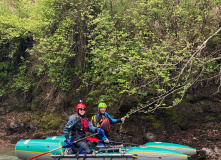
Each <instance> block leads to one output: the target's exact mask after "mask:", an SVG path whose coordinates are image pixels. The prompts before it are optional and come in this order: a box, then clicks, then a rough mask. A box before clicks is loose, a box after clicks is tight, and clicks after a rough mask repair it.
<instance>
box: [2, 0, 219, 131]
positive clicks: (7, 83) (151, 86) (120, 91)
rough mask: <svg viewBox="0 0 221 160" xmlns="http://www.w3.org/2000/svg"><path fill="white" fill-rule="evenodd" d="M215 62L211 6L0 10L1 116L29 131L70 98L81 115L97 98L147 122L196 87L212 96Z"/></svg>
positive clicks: (49, 2)
mask: <svg viewBox="0 0 221 160" xmlns="http://www.w3.org/2000/svg"><path fill="white" fill-rule="evenodd" d="M220 63H221V1H220V0H213V1H211V0H19V1H18V0H1V1H0V71H1V72H0V99H1V114H2V115H4V114H5V115H6V114H8V113H12V112H16V116H14V119H17V120H18V121H21V119H22V120H23V121H25V122H30V123H31V124H32V126H33V125H34V126H38V127H37V128H38V129H55V128H58V127H59V125H60V124H61V122H63V118H64V117H65V116H67V114H66V113H68V112H69V113H68V114H71V112H72V111H73V107H74V106H75V105H76V104H77V103H78V102H79V100H80V99H83V101H84V103H85V104H86V105H87V107H88V111H87V114H88V115H89V116H91V114H93V113H94V112H95V111H96V109H97V104H98V102H99V101H100V100H101V99H104V100H105V102H106V103H107V104H108V107H109V108H108V109H109V111H110V112H111V113H112V114H113V115H122V116H123V115H126V116H127V119H130V117H131V116H133V115H134V114H137V113H139V114H141V115H142V117H143V119H148V120H150V119H151V118H150V116H149V114H150V113H151V114H152V113H154V112H156V111H158V110H162V109H172V110H177V109H176V106H177V105H178V104H180V102H183V101H185V100H186V99H190V96H189V95H190V93H192V91H193V90H194V89H196V88H204V87H206V86H213V88H215V89H214V90H213V94H214V95H215V94H217V93H220V87H221V70H220V69H221V66H220ZM33 113H34V114H33ZM60 113H62V114H60ZM148 116H149V117H148ZM39 117H41V118H39ZM220 117H221V114H220ZM127 119H126V121H127ZM177 119H178V118H177ZM155 124H156V123H155ZM121 127H124V126H121Z"/></svg>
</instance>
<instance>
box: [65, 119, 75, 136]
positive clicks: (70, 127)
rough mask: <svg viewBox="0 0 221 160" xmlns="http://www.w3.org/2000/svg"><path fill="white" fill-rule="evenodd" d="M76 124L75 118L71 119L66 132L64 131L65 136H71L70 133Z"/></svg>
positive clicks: (66, 126)
mask: <svg viewBox="0 0 221 160" xmlns="http://www.w3.org/2000/svg"><path fill="white" fill-rule="evenodd" d="M76 122H77V121H76V119H75V117H74V116H70V117H69V120H68V123H67V124H66V125H65V127H64V130H63V132H64V136H69V133H70V131H71V129H72V128H73V126H74V124H75V123H76Z"/></svg>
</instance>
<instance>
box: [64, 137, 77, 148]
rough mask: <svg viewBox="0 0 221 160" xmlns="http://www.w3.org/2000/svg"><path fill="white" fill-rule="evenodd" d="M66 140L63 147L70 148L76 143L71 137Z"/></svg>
mask: <svg viewBox="0 0 221 160" xmlns="http://www.w3.org/2000/svg"><path fill="white" fill-rule="evenodd" d="M64 142H65V145H64V146H62V148H70V147H72V146H73V145H74V142H72V141H71V140H70V138H67V139H66V140H65V141H64Z"/></svg>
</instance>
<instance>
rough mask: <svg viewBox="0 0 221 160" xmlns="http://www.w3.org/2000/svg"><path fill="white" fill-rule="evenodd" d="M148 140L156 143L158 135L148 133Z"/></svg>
mask: <svg viewBox="0 0 221 160" xmlns="http://www.w3.org/2000/svg"><path fill="white" fill-rule="evenodd" d="M146 138H147V140H148V141H149V142H154V141H156V135H154V134H153V133H150V132H149V133H146Z"/></svg>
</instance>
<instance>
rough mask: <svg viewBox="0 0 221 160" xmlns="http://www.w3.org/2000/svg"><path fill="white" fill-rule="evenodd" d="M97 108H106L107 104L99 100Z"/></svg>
mask: <svg viewBox="0 0 221 160" xmlns="http://www.w3.org/2000/svg"><path fill="white" fill-rule="evenodd" d="M98 108H107V105H106V103H104V102H101V103H99V104H98Z"/></svg>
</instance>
